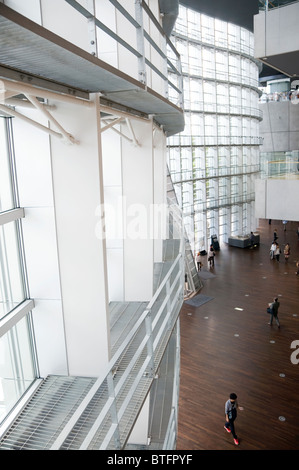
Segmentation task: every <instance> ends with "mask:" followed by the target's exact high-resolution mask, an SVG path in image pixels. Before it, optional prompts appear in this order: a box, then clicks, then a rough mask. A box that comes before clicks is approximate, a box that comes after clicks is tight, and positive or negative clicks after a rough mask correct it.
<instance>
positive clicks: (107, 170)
mask: <svg viewBox="0 0 299 470" xmlns="http://www.w3.org/2000/svg"><path fill="white" fill-rule="evenodd" d="M103 126H104V124H103ZM116 127H117V129H119V126H116ZM102 153H103V173H104V191H105V208H106V229H107V240H106V248H107V270H108V291H109V301H110V302H112V301H118V302H121V301H123V299H124V272H123V269H124V266H123V213H122V163H121V137H120V135H118V134H117V133H116V132H115V131H114V130H113V129H108V130H106V131H104V132H103V134H102Z"/></svg>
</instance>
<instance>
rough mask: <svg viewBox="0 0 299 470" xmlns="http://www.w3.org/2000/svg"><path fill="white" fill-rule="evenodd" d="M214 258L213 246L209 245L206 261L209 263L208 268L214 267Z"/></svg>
mask: <svg viewBox="0 0 299 470" xmlns="http://www.w3.org/2000/svg"><path fill="white" fill-rule="evenodd" d="M214 258H215V251H214V248H213V245H210V250H209V253H208V261H209V266H210V268H211V267H212V268H213V267H214V264H215V261H214Z"/></svg>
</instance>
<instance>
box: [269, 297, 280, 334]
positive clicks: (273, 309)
mask: <svg viewBox="0 0 299 470" xmlns="http://www.w3.org/2000/svg"><path fill="white" fill-rule="evenodd" d="M279 305H280V304H279V302H278V298H277V297H275V299H274V302H272V303H270V304H269V308H270V310H271V317H270V322H269V325H271V326H272V322H273V318H275V321H276V324H277V326H278V328H280V323H279V319H278V308H279Z"/></svg>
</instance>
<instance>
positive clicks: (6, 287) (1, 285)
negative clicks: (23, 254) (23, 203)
mask: <svg viewBox="0 0 299 470" xmlns="http://www.w3.org/2000/svg"><path fill="white" fill-rule="evenodd" d="M16 224H17V222H10V223H8V224H5V225H1V226H0V318H3V316H5V315H6V314H7V313H8V312H10V311H11V310H12V309H13V308H15V307H16V306H17V305H18V304H19V303H20V302H22V301H23V300H24V298H25V294H24V283H23V277H22V271H21V266H20V259H19V246H18V237H17V227H16Z"/></svg>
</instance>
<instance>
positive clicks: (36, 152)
mask: <svg viewBox="0 0 299 470" xmlns="http://www.w3.org/2000/svg"><path fill="white" fill-rule="evenodd" d="M21 112H22V113H23V114H26V115H27V116H28V117H31V118H35V119H38V120H39V122H40V123H42V124H43V125H46V120H45V119H44V118H43V116H41V115H40V114H39V113H38V112H37V111H33V110H26V111H25V110H24V109H22V110H21ZM13 132H14V145H15V157H16V167H17V178H18V188H19V197H20V205H21V207H24V208H25V218H24V219H23V220H22V227H23V236H24V245H25V256H26V264H27V273H28V281H29V289H30V296H31V297H32V298H34V299H35V308H34V310H33V320H34V330H35V335H36V344H37V351H38V358H39V368H40V374H41V376H46V375H47V374H51V373H54V374H67V373H68V366H67V357H66V350H65V341H64V328H63V314H62V301H61V291H60V278H59V266H58V253H57V245H56V224H55V213H54V205H53V189H52V172H51V155H50V148H49V136H48V134H46V133H43V132H41V131H40V130H38V129H36V128H35V127H33V126H31V125H29V124H27V123H25V122H23V121H21V120H20V119H17V118H14V119H13Z"/></svg>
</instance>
